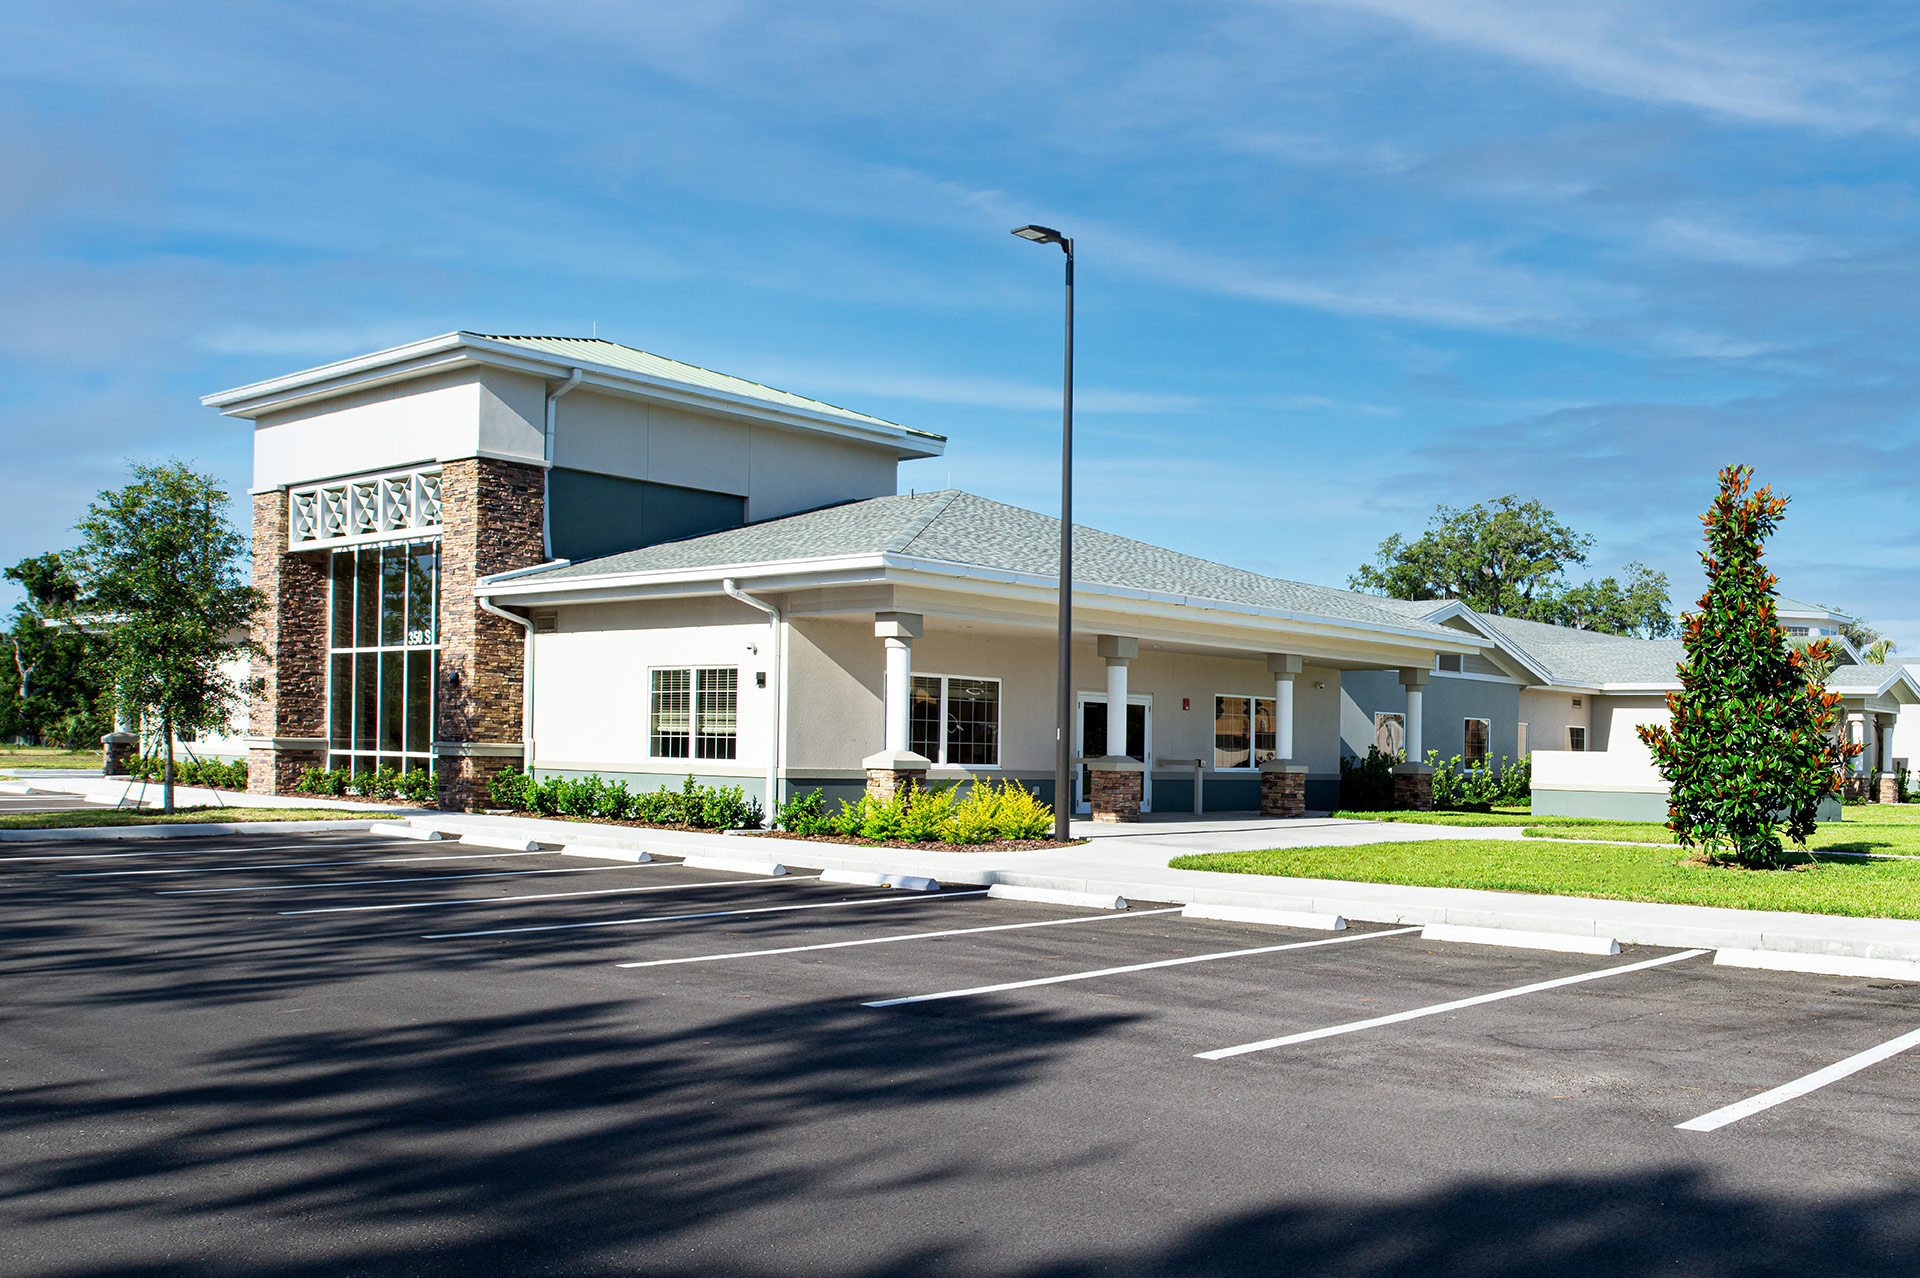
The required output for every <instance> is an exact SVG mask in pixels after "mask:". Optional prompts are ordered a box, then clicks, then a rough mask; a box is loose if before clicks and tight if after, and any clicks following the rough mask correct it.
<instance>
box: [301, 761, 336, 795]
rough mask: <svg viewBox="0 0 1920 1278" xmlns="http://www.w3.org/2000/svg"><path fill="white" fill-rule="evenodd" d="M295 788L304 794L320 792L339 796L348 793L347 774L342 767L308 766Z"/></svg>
mask: <svg viewBox="0 0 1920 1278" xmlns="http://www.w3.org/2000/svg"><path fill="white" fill-rule="evenodd" d="M294 788H295V789H296V790H299V791H300V793H302V794H320V795H327V796H330V797H332V798H336V799H337V798H339V797H340V796H341V795H342V794H344V793H346V789H347V774H346V772H345V771H344V770H343V769H340V768H306V769H304V770H302V772H301V773H300V780H299V781H298V782H297V783H296V784H295V786H294Z"/></svg>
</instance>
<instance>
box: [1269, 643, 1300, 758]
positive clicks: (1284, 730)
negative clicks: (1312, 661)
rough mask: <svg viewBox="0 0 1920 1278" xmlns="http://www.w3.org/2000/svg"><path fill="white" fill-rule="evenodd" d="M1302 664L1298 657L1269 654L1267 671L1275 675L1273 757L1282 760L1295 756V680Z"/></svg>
mask: <svg viewBox="0 0 1920 1278" xmlns="http://www.w3.org/2000/svg"><path fill="white" fill-rule="evenodd" d="M1300 666H1301V662H1300V658H1298V657H1295V656H1290V655H1287V654H1284V653H1278V652H1270V653H1268V654H1267V672H1268V673H1269V674H1271V675H1272V676H1273V757H1274V758H1275V759H1278V760H1280V761H1281V762H1287V761H1289V760H1291V759H1292V758H1293V681H1294V678H1295V677H1296V676H1297V675H1299V673H1300Z"/></svg>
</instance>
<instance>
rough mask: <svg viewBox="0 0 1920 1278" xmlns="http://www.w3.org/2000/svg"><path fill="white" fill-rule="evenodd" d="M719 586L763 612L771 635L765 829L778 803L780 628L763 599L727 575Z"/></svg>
mask: <svg viewBox="0 0 1920 1278" xmlns="http://www.w3.org/2000/svg"><path fill="white" fill-rule="evenodd" d="M720 589H722V590H724V591H726V592H727V594H728V595H729V596H731V597H732V598H734V599H738V600H739V601H740V602H741V603H743V604H746V605H747V606H748V607H749V608H758V609H759V610H760V611H761V612H764V613H766V614H767V634H768V635H769V636H771V643H772V651H771V652H770V653H768V660H767V803H766V821H767V828H768V829H769V830H771V829H772V828H773V810H774V808H775V807H776V806H778V804H779V802H780V789H779V787H780V669H781V667H780V635H781V630H782V625H781V618H780V610H779V609H778V608H776V607H774V606H773V605H772V604H770V603H768V602H766V601H765V600H764V599H755V598H754V597H753V596H752V595H750V594H748V593H747V592H746V591H744V590H742V589H740V587H739V586H738V585H736V584H734V580H733V578H731V577H727V578H724V579H723V580H722V581H721V582H720Z"/></svg>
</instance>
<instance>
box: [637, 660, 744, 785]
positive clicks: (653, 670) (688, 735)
mask: <svg viewBox="0 0 1920 1278" xmlns="http://www.w3.org/2000/svg"><path fill="white" fill-rule="evenodd" d="M668 672H671V673H675V674H684V675H685V676H686V677H687V686H686V689H685V692H686V697H687V720H686V723H687V726H686V731H685V733H684V734H679V735H684V738H685V741H686V746H687V752H686V753H685V754H662V753H660V751H659V749H658V748H657V747H658V741H659V738H660V736H661V733H660V732H659V731H658V730H657V728H656V725H655V715H656V714H657V710H656V708H655V703H654V698H655V697H656V696H658V695H660V693H661V692H662V691H666V692H675V691H679V689H674V688H667V689H659V688H656V687H654V676H655V675H658V674H663V673H668ZM722 672H724V673H728V674H731V675H732V676H733V687H732V688H731V689H723V690H722V691H731V692H732V693H733V731H732V732H730V733H717V732H707V731H704V730H703V729H704V726H705V722H706V713H705V711H704V710H703V708H702V706H701V702H700V699H701V696H702V695H703V694H704V693H706V692H707V691H708V689H707V688H706V687H705V680H704V679H702V677H701V676H703V675H706V674H709V673H712V674H719V673H722ZM703 737H713V738H720V737H726V738H729V739H730V740H731V741H732V743H733V752H732V753H731V754H727V755H703V754H701V753H700V752H699V751H700V741H701V738H703ZM647 758H649V759H668V760H672V761H674V762H676V763H686V764H690V765H691V764H696V763H738V762H739V761H740V667H739V666H737V665H732V666H700V665H693V664H691V663H689V664H687V665H680V664H673V665H664V664H663V665H657V666H648V667H647Z"/></svg>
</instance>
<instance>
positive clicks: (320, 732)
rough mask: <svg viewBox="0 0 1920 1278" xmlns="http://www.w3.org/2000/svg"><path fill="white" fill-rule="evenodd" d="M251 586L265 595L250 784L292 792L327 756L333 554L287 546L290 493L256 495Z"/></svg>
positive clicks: (258, 618)
mask: <svg viewBox="0 0 1920 1278" xmlns="http://www.w3.org/2000/svg"><path fill="white" fill-rule="evenodd" d="M253 585H254V589H256V590H258V591H259V592H260V594H261V601H260V606H259V608H258V609H257V610H256V611H255V612H254V614H253V625H252V630H253V641H254V642H255V643H256V644H258V645H259V646H260V649H261V651H262V653H264V654H265V655H264V657H263V658H262V659H261V661H260V664H259V667H258V668H257V669H256V670H255V671H254V672H253V676H254V691H253V695H252V698H251V702H252V705H251V719H252V724H253V735H252V736H251V737H250V738H249V739H248V742H247V790H248V792H249V793H252V794H288V793H291V792H292V790H293V787H294V783H295V782H296V781H297V780H298V779H299V776H300V772H301V770H302V769H304V768H308V767H322V766H324V765H325V762H326V757H327V753H326V752H327V741H326V735H327V706H326V696H327V553H326V552H325V551H312V552H303V553H300V554H293V553H290V552H289V551H288V550H287V492H286V490H285V489H284V488H275V489H272V490H271V491H268V492H263V493H255V494H254V497H253Z"/></svg>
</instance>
